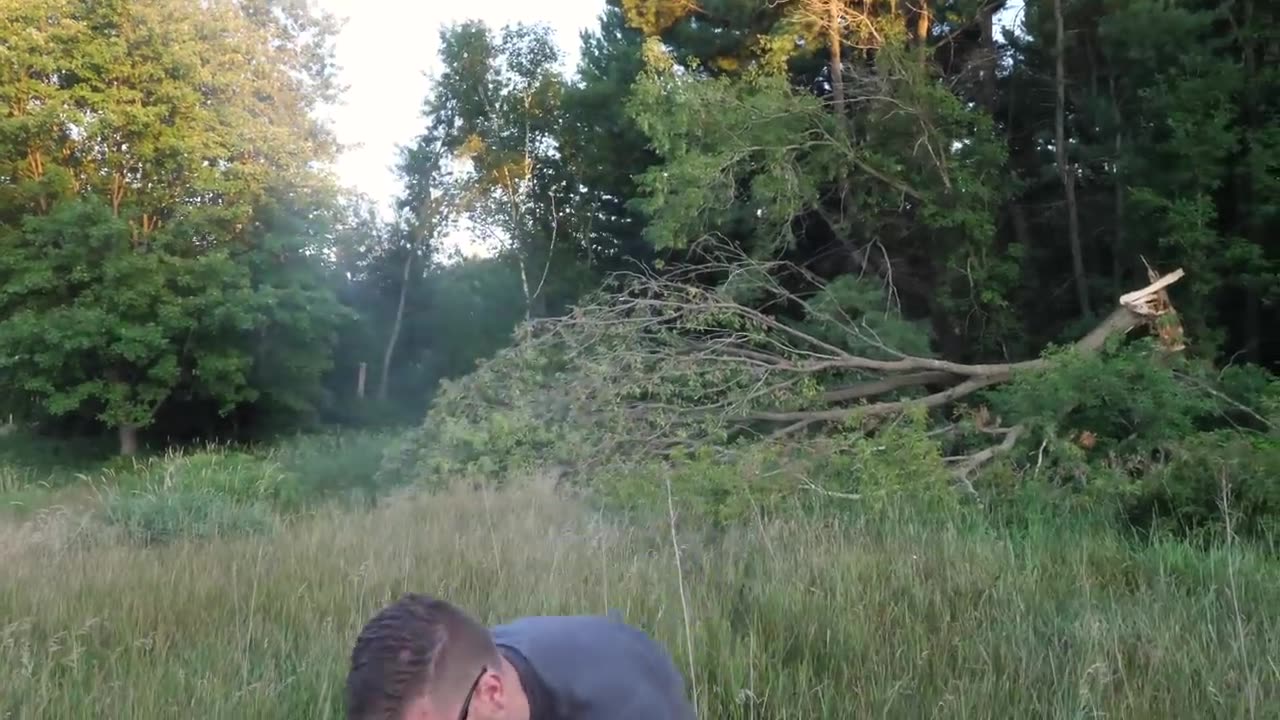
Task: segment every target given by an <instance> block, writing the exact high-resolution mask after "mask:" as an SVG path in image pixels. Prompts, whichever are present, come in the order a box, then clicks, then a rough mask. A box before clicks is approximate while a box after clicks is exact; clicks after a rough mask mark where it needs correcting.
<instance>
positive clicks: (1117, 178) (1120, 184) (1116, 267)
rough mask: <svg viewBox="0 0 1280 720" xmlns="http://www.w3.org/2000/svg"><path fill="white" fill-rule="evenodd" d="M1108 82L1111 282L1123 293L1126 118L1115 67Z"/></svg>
mask: <svg viewBox="0 0 1280 720" xmlns="http://www.w3.org/2000/svg"><path fill="white" fill-rule="evenodd" d="M1108 83H1109V85H1110V89H1111V118H1112V120H1113V121H1114V122H1115V124H1116V138H1115V157H1114V158H1112V161H1111V168H1112V184H1113V186H1114V192H1115V198H1114V202H1115V206H1116V207H1115V212H1116V238H1115V245H1114V247H1112V248H1111V282H1112V285H1113V292H1114V293H1115V294H1116V295H1120V294H1122V293H1123V292H1124V291H1123V287H1124V286H1123V285H1122V284H1121V283H1122V281H1123V277H1122V276H1123V274H1124V267H1123V263H1122V261H1121V259H1120V258H1121V255H1123V254H1124V252H1125V244H1126V239H1125V228H1124V223H1125V217H1124V189H1125V188H1124V174H1123V173H1122V172H1121V171H1120V167H1121V157H1120V156H1121V154H1122V153H1123V152H1124V118H1123V117H1122V116H1121V114H1120V98H1119V96H1118V95H1117V94H1116V76H1115V70H1114V68H1113V69H1112V71H1111V74H1110V77H1109V80H1108Z"/></svg>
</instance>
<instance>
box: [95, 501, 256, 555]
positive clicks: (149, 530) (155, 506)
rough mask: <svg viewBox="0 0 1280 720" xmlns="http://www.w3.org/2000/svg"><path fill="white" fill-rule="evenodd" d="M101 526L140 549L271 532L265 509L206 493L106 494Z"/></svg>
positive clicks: (253, 503)
mask: <svg viewBox="0 0 1280 720" xmlns="http://www.w3.org/2000/svg"><path fill="white" fill-rule="evenodd" d="M102 515H103V518H104V519H105V521H106V522H107V524H109V525H112V526H115V527H118V528H120V529H121V530H123V531H124V533H125V535H126V536H127V537H128V538H130V539H131V540H134V541H136V542H139V543H142V544H144V545H152V544H159V543H166V542H170V541H173V540H177V539H209V538H216V537H226V536H233V535H256V534H262V533H267V532H270V531H272V530H274V529H275V527H276V525H277V520H276V517H275V515H273V514H272V512H271V509H270V508H268V507H267V506H266V505H265V504H263V503H259V502H251V503H244V502H237V501H235V500H234V499H232V498H230V497H228V496H225V495H220V494H218V493H217V492H215V491H212V490H204V491H199V490H181V491H176V492H162V493H129V492H119V493H113V494H111V495H110V496H109V497H108V498H107V499H106V502H105V504H104V507H103V512H102Z"/></svg>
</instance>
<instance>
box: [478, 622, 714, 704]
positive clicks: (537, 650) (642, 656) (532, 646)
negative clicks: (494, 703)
mask: <svg viewBox="0 0 1280 720" xmlns="http://www.w3.org/2000/svg"><path fill="white" fill-rule="evenodd" d="M493 639H494V642H495V643H497V644H498V645H499V646H500V647H502V648H504V649H509V650H515V651H516V652H517V653H519V656H520V657H521V658H522V659H523V660H525V661H526V662H527V664H528V668H526V669H527V670H532V672H533V673H534V674H535V675H536V676H537V679H535V680H533V682H534V683H535V684H541V685H542V687H540V688H537V689H535V690H534V694H536V695H540V694H542V693H543V692H545V694H546V695H547V696H548V697H547V698H546V705H547V706H548V707H547V708H546V710H545V711H544V712H545V714H546V715H549V717H547V718H545V719H544V718H541V717H538V716H537V715H535V716H534V717H533V719H532V720H696V717H697V716H696V714H695V713H694V710H693V706H692V705H691V704H690V703H689V701H688V699H686V697H685V687H684V678H683V677H682V676H681V674H680V671H679V670H677V669H676V666H675V663H673V662H672V660H671V657H670V656H669V655H668V654H667V652H666V651H665V650H664V649H663V648H662V646H661V645H659V644H658V643H657V642H655V641H654V640H653V639H652V638H650V637H649V636H648V635H647V634H645V633H644V632H643V631H641V630H638V629H636V628H634V627H631V626H630V625H627V624H625V623H623V622H621V621H619V620H617V619H614V618H613V617H605V616H596V615H573V616H541V617H528V618H521V619H519V620H514V621H512V622H510V623H507V624H505V625H499V626H498V627H495V628H493ZM521 664H523V663H519V662H517V663H516V667H517V670H520V669H521V668H520V665H521ZM521 675H522V682H525V684H526V685H528V684H529V682H528V680H527V679H526V678H524V677H523V675H524V673H523V672H522V673H521ZM539 699H540V700H541V698H539ZM536 711H537V708H535V712H536Z"/></svg>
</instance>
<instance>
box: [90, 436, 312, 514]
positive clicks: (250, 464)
mask: <svg viewBox="0 0 1280 720" xmlns="http://www.w3.org/2000/svg"><path fill="white" fill-rule="evenodd" d="M104 481H105V482H106V484H107V485H108V486H110V487H113V488H116V489H119V490H124V491H129V490H133V491H139V492H143V493H147V494H157V495H169V494H186V493H209V494H213V495H218V496H221V497H224V498H226V499H227V500H229V501H231V502H233V503H246V504H247V503H263V504H266V505H270V506H273V507H276V508H279V509H281V510H286V511H287V510H293V509H297V508H298V507H299V505H300V504H301V502H302V488H301V485H300V484H299V482H298V479H297V478H296V477H295V476H294V475H293V474H292V473H290V472H288V471H287V470H286V469H284V468H283V467H281V465H280V463H278V462H276V461H275V460H273V459H271V458H268V457H263V456H259V455H254V454H251V453H248V452H244V451H239V450H232V449H228V448H209V449H206V450H200V451H195V452H182V451H171V452H169V453H168V454H166V455H164V456H163V457H157V458H151V459H147V460H139V461H135V462H133V463H132V466H131V467H129V468H128V469H126V470H124V471H107V472H106V473H104Z"/></svg>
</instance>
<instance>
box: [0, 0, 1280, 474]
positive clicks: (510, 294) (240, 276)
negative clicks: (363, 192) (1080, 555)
mask: <svg viewBox="0 0 1280 720" xmlns="http://www.w3.org/2000/svg"><path fill="white" fill-rule="evenodd" d="M1278 21H1280V18H1277V11H1276V9H1275V8H1273V7H1271V6H1269V5H1267V4H1266V3H1258V2H1256V0H1245V1H1244V2H1215V1H1200V0H1176V1H1175V2H1159V3H1157V2H1150V1H1149V0H1115V1H1114V2H1107V3H1101V2H1096V1H1094V0H1033V1H1031V0H1029V1H1028V2H1025V3H1023V4H1022V5H1016V4H1010V3H1006V2H1004V1H997V2H981V1H980V0H967V1H964V2H941V3H929V4H927V5H925V6H917V5H914V4H911V3H905V2H898V1H897V0H881V1H876V2H872V1H867V2H862V1H861V0H857V1H852V0H791V1H790V2H760V1H759V0H705V1H704V2H702V3H699V4H697V5H696V6H695V5H694V4H691V3H687V2H683V1H680V0H609V1H608V2H607V4H606V9H605V11H604V12H603V13H602V15H601V16H600V17H599V19H598V24H597V26H596V27H595V28H593V29H592V30H590V31H588V32H586V33H584V34H583V37H582V41H583V42H582V53H581V58H580V60H579V63H578V65H577V67H575V68H572V69H569V70H566V69H565V68H564V67H563V64H562V52H561V50H560V49H559V48H557V47H556V44H555V42H554V40H553V38H552V35H551V33H550V31H549V29H547V28H546V27H543V26H537V25H513V26H509V27H503V28H490V27H487V26H485V25H484V24H482V23H479V22H467V23H461V24H458V25H454V26H449V27H445V28H442V29H441V31H440V39H441V45H440V58H439V59H440V61H441V63H440V65H441V67H442V68H443V70H442V72H441V73H440V74H439V76H438V77H436V78H434V79H433V81H432V82H431V84H430V86H429V87H427V88H406V89H405V90H406V92H423V91H425V96H424V99H423V105H422V129H421V133H420V134H419V136H418V137H416V138H414V139H413V141H412V142H410V143H408V144H407V145H406V146H405V147H404V148H403V149H402V153H401V156H400V159H399V163H398V172H399V175H400V177H401V179H402V182H403V189H402V192H401V194H400V196H399V197H398V198H396V202H395V211H394V213H392V214H391V215H389V216H386V217H384V216H382V215H381V214H379V213H377V212H375V210H374V209H373V204H372V203H371V202H370V201H369V199H367V198H362V197H360V196H358V195H354V194H352V193H350V192H348V191H344V190H343V189H342V188H341V183H340V182H339V180H340V179H338V178H335V177H333V176H332V174H331V173H330V172H329V171H327V170H326V168H327V167H328V163H329V162H330V161H331V160H332V158H333V157H334V155H335V153H336V152H337V151H338V148H337V145H336V143H335V141H334V138H333V136H332V133H331V131H330V130H329V129H328V128H327V127H326V126H325V125H324V123H322V122H320V121H319V120H318V119H317V113H318V110H319V108H320V107H321V106H322V105H323V104H325V103H329V102H333V101H336V100H338V99H339V98H340V95H341V92H340V91H341V89H340V88H339V87H338V86H337V83H336V81H335V67H334V63H333V42H334V39H335V37H336V32H337V28H338V23H337V21H336V19H335V18H333V17H330V16H328V15H326V14H324V13H320V12H317V11H314V10H312V9H310V8H309V7H308V6H307V5H306V4H305V3H300V2H284V1H279V0H214V1H212V2H206V3H199V4H195V3H188V2H183V1H181V0H133V1H128V0H113V1H111V2H88V1H87V0H30V1H28V2H21V3H7V4H5V5H4V10H3V14H0V37H4V38H5V40H6V42H5V44H4V47H3V49H0V107H3V108H4V110H3V112H0V178H2V179H3V182H2V183H0V410H4V411H6V412H7V413H9V414H12V415H15V416H17V417H21V418H23V419H25V420H30V421H33V422H39V423H41V424H42V425H43V426H45V427H46V428H49V429H59V430H63V431H68V432H86V431H97V430H102V429H109V430H110V431H112V432H114V433H115V434H116V435H117V437H118V441H119V444H120V450H121V451H122V452H125V453H131V452H134V451H136V450H137V448H138V446H139V443H140V441H141V439H144V438H148V437H149V438H153V439H155V440H156V441H158V442H163V441H172V440H181V439H188V438H195V437H210V436H218V437H221V436H245V435H253V434H256V433H260V432H266V431H269V430H271V429H280V428H294V427H299V426H305V425H307V424H312V423H320V422H340V423H357V422H370V421H375V420H381V419H416V418H420V417H421V416H422V413H423V412H424V411H425V409H426V406H427V404H428V402H429V399H430V397H431V395H432V393H433V391H434V388H435V387H436V386H437V384H438V382H439V381H440V380H441V379H442V378H451V377H456V376H459V375H464V374H466V373H468V372H469V371H470V370H471V369H472V368H473V367H474V366H475V363H476V362H477V360H479V359H481V358H484V357H488V356H490V355H492V354H493V353H495V352H497V351H498V350H499V349H501V348H502V347H504V346H506V345H508V344H509V343H510V342H511V341H512V331H513V330H514V329H515V328H516V327H517V326H518V325H519V324H521V323H523V322H524V321H527V320H536V319H539V318H549V317H555V316H559V315H562V314H564V313H565V312H566V311H567V310H568V309H569V308H570V307H572V306H573V305H574V304H575V303H578V302H579V301H580V300H581V299H582V298H583V297H584V294H585V293H589V292H591V291H592V290H594V289H595V288H597V287H598V286H599V285H600V283H601V281H602V280H604V279H605V278H606V277H608V276H609V275H610V274H611V273H615V272H618V271H627V270H633V269H636V268H645V269H647V270H648V271H653V272H657V273H661V272H662V270H663V268H664V267H668V266H670V265H672V264H677V263H678V264H681V265H682V266H685V267H688V266H689V265H690V264H692V265H693V266H695V267H696V266H697V264H698V263H700V262H703V260H701V259H700V258H702V256H701V255H699V254H698V252H697V251H696V246H697V244H698V242H699V241H701V240H704V239H706V238H713V239H715V241H716V242H718V243H723V244H724V245H725V246H727V247H732V248H734V252H740V253H742V254H743V256H744V257H750V258H754V259H756V260H759V261H770V262H771V261H776V260H785V261H786V262H787V263H788V264H791V265H794V266H797V267H803V268H804V269H805V272H806V273H812V274H813V275H814V276H815V277H818V278H821V279H822V280H823V281H824V282H827V283H837V287H841V288H844V290H843V292H844V296H842V297H841V298H837V299H836V300H834V302H836V303H837V304H839V303H844V304H845V305H846V306H848V307H850V308H856V309H858V311H859V312H864V313H867V314H868V315H872V314H875V313H876V312H879V313H881V314H885V313H892V314H893V315H894V317H895V318H898V320H896V321H895V323H896V324H894V325H893V326H892V327H886V328H885V332H898V333H899V336H898V339H900V340H901V344H903V345H905V346H906V347H904V348H903V349H904V351H906V352H911V353H913V354H915V355H920V356H937V357H943V358H947V359H949V360H951V361H954V362H961V363H980V362H1018V361H1023V360H1027V359H1030V358H1034V357H1036V356H1037V354H1038V353H1040V352H1041V350H1042V349H1043V348H1044V347H1045V346H1047V345H1050V344H1065V343H1068V342H1071V341H1073V340H1075V339H1077V338H1079V337H1080V336H1081V335H1083V334H1084V332H1085V331H1087V330H1088V329H1089V328H1091V327H1093V326H1094V325H1096V324H1097V323H1098V322H1099V321H1100V320H1102V319H1103V317H1105V316H1106V314H1107V313H1108V312H1110V311H1111V310H1112V308H1113V307H1115V304H1116V299H1117V298H1118V297H1119V296H1120V295H1121V294H1123V293H1125V292H1128V291H1130V290H1133V289H1135V288H1139V287H1142V286H1144V285H1146V284H1147V283H1148V282H1149V275H1148V273H1149V270H1150V269H1154V270H1157V271H1160V272H1165V271H1168V270H1172V269H1174V268H1178V267H1181V268H1185V269H1186V270H1187V276H1186V278H1185V280H1184V281H1182V282H1181V283H1179V284H1178V286H1177V287H1176V288H1173V289H1172V290H1171V292H1172V293H1173V295H1174V297H1175V298H1176V304H1177V309H1178V311H1179V317H1180V321H1181V326H1182V328H1183V329H1184V330H1185V333H1186V336H1187V337H1188V338H1189V339H1190V342H1188V343H1187V348H1188V349H1187V352H1190V353H1194V354H1197V355H1200V356H1202V357H1204V358H1207V359H1210V360H1212V361H1215V362H1217V363H1220V364H1227V363H1239V362H1241V361H1244V362H1249V363H1254V364H1257V365H1261V366H1267V367H1271V368H1272V369H1274V367H1275V365H1276V362H1277V359H1278V358H1280V346H1277V344H1276V343H1277V339H1276V337H1275V335H1274V334H1273V333H1270V332H1269V329H1270V328H1273V327H1276V326H1277V324H1278V323H1280V313H1278V312H1277V299H1280V245H1278V244H1277V243H1276V242H1275V241H1274V239H1273V237H1274V236H1275V235H1276V231H1277V230H1278V229H1280V109H1278V107H1277V104H1278V103H1280V62H1277V61H1280V22H1278ZM460 227H461V228H463V229H465V231H468V232H474V233H476V234H477V235H479V236H480V237H481V238H482V239H484V240H485V241H487V242H488V243H489V244H490V245H491V247H493V249H494V252H493V254H492V255H491V256H490V257H487V258H483V259H468V260H460V259H456V258H449V257H447V256H445V253H444V251H443V250H442V247H441V240H442V238H443V237H445V236H446V235H447V234H448V233H449V232H451V231H453V230H455V229H458V228H460ZM713 266H714V263H709V264H708V269H707V274H708V276H711V275H715V270H716V268H715V267H713ZM842 279H844V281H845V282H844V284H838V283H839V282H840V281H841V280H842ZM855 279H856V280H857V281H858V283H862V284H861V285H856V287H855V284H853V281H854V280H855ZM867 283H870V284H871V285H874V286H875V287H877V288H878V289H879V290H878V293H876V294H873V295H872V296H869V295H867V294H866V293H865V292H863V291H862V290H859V289H858V288H861V287H865V286H866V284H867ZM789 292H792V293H795V292H798V291H797V290H796V289H795V288H790V289H789ZM859 293H861V294H859ZM868 297H871V300H868ZM872 301H874V302H872ZM869 303H871V304H874V303H879V306H877V307H871V305H869ZM748 305H749V303H748ZM908 327H909V328H910V329H911V331H910V332H907V331H906V330H904V329H903V328H908ZM912 343H914V345H912Z"/></svg>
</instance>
